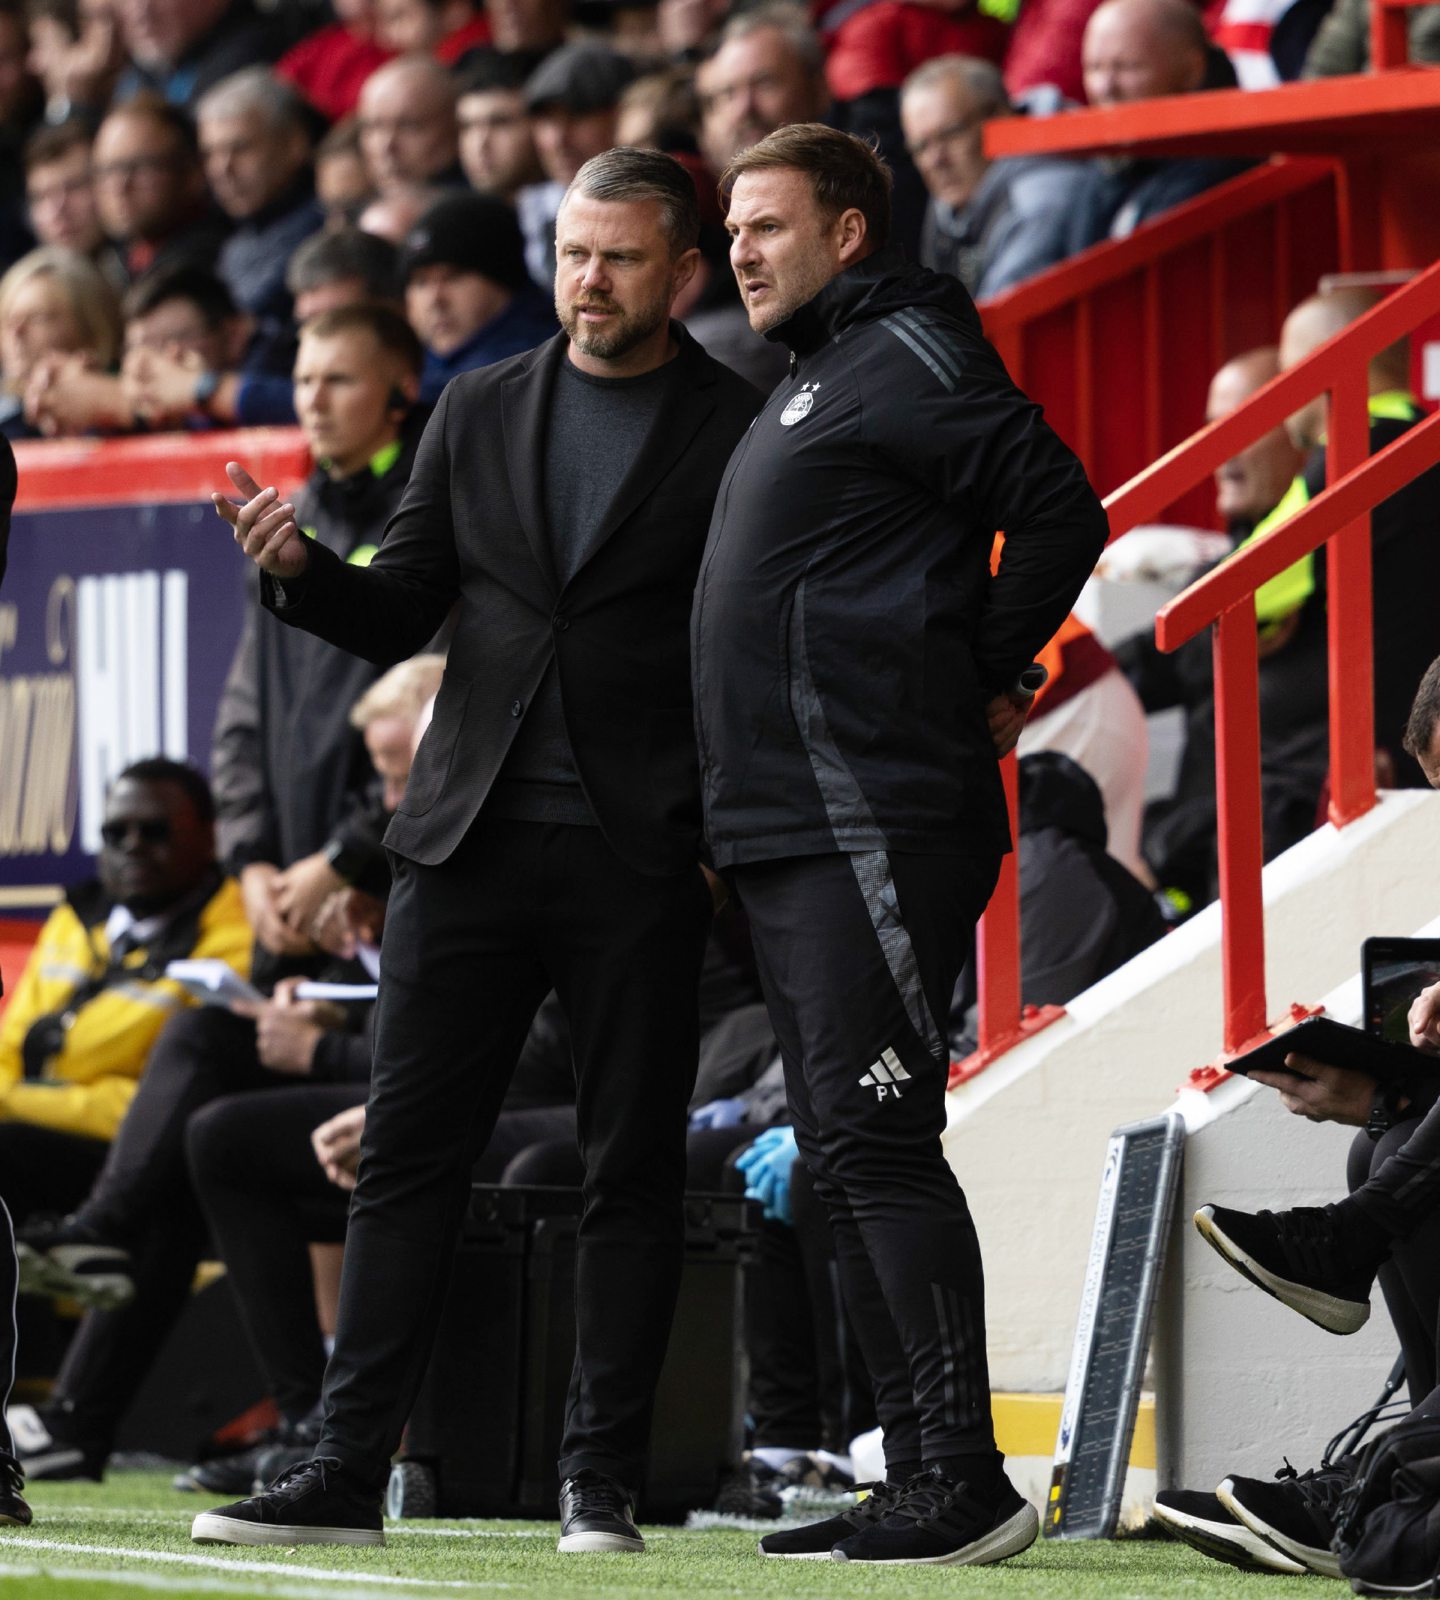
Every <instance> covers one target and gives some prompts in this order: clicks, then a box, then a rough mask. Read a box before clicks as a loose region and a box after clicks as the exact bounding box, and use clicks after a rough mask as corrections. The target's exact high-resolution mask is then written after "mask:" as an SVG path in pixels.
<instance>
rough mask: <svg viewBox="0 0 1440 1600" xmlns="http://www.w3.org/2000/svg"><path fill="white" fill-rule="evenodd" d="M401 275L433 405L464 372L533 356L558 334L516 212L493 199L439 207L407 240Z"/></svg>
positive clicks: (424, 388)
mask: <svg viewBox="0 0 1440 1600" xmlns="http://www.w3.org/2000/svg"><path fill="white" fill-rule="evenodd" d="M401 269H402V272H403V274H404V280H405V315H406V316H407V317H408V318H409V321H410V326H411V327H412V328H414V330H415V332H416V334H417V335H418V337H419V339H420V342H421V344H423V345H424V346H425V370H424V372H423V374H422V375H421V379H420V398H421V400H422V401H424V402H425V403H426V404H427V405H433V404H434V403H435V401H436V400H438V399H439V398H440V391H441V390H442V389H443V388H444V387H445V385H446V384H447V383H449V381H450V380H451V378H453V377H455V376H456V374H457V373H461V372H470V371H472V370H473V369H474V368H476V367H488V366H489V365H490V363H491V362H492V361H503V360H504V359H505V357H506V356H514V355H519V354H520V352H521V351H522V350H531V349H533V348H534V347H535V346H536V345H537V344H541V343H543V342H544V341H545V340H546V339H548V338H550V336H551V335H552V334H553V333H554V332H555V314H554V312H553V311H552V310H551V308H550V305H549V303H548V302H547V301H546V299H545V297H544V296H543V295H542V294H541V293H540V291H539V290H538V289H536V287H535V286H534V284H533V283H531V281H530V276H529V274H528V273H527V272H526V270H525V251H524V243H523V241H522V240H521V237H520V225H519V224H518V223H517V222H516V220H515V213H514V212H513V211H512V210H511V209H510V207H509V206H507V205H506V204H505V202H504V201H503V200H499V199H496V197H495V196H494V195H487V194H454V195H447V196H446V197H445V199H443V200H438V201H436V203H435V204H434V205H433V206H431V208H430V209H429V210H428V211H427V212H426V213H425V215H424V216H423V217H421V219H420V220H419V222H417V223H416V224H415V226H414V227H413V228H412V229H411V230H410V232H409V234H408V235H407V236H406V239H405V246H404V251H403V253H402V255H401Z"/></svg>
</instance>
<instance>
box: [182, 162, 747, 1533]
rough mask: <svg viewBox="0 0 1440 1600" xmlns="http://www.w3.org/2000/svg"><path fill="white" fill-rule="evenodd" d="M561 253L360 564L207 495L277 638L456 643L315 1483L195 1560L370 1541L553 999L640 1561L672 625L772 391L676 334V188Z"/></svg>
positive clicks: (686, 694) (574, 234) (667, 1093)
mask: <svg viewBox="0 0 1440 1600" xmlns="http://www.w3.org/2000/svg"><path fill="white" fill-rule="evenodd" d="M557 228H558V249H559V254H558V260H559V266H558V268H557V272H556V290H555V298H556V310H557V313H558V314H559V317H560V321H561V323H562V325H563V327H564V330H565V332H564V333H563V334H562V335H561V336H560V337H558V338H556V339H554V340H552V341H551V342H550V343H548V344H546V345H543V346H541V347H540V348H539V349H537V350H533V351H530V352H529V353H528V354H526V355H522V356H516V357H513V358H512V359H510V360H508V361H504V362H501V363H498V364H496V365H494V366H491V367H487V368H484V369H481V370H479V371H476V372H471V373H467V374H465V375H463V376H461V377H459V378H457V379H455V380H454V382H452V383H451V384H450V386H449V387H448V388H447V389H446V390H445V392H444V394H443V395H442V396H441V399H440V402H439V405H438V407H437V409H436V412H435V415H434V417H433V418H432V419H431V421H430V424H429V426H428V427H427V429H426V431H425V436H424V439H423V440H422V442H421V445H420V449H419V453H418V455H417V457H416V462H415V469H414V473H413V475H412V477H411V481H410V486H409V488H408V489H407V491H406V494H405V497H404V500H403V501H402V503H401V506H400V510H399V511H398V513H397V514H396V515H395V517H394V518H393V520H392V521H391V523H390V527H389V529H388V531H387V533H386V537H385V540H384V542H383V544H382V546H381V548H380V551H379V554H378V555H377V556H376V557H375V559H374V561H373V562H372V564H371V565H370V566H369V567H364V568H362V567H357V566H353V565H346V564H345V563H343V562H341V561H339V560H338V559H337V558H335V557H333V556H332V555H331V554H330V553H329V552H328V551H326V550H324V549H323V548H321V547H319V546H317V545H315V544H313V543H312V542H311V541H309V540H307V539H305V538H304V537H303V536H302V535H301V534H300V533H299V532H298V531H297V529H296V527H295V523H294V520H293V517H292V514H291V507H290V506H289V505H288V504H286V503H282V502H280V501H279V498H278V496H277V495H276V494H275V493H274V491H273V490H264V491H262V490H261V489H260V487H259V486H258V485H257V484H255V483H254V482H253V481H252V480H251V479H250V478H249V476H248V475H247V474H246V473H244V472H243V470H242V469H240V468H239V467H238V466H236V465H232V466H231V468H230V474H231V477H232V479H233V480H234V482H235V484H236V486H237V487H238V488H239V489H240V491H241V492H242V494H244V495H245V497H246V500H245V504H244V505H243V506H240V507H238V508H237V507H235V506H232V505H231V504H230V503H229V502H228V501H226V500H224V499H223V498H222V497H221V496H219V495H217V496H215V497H214V498H215V502H216V506H217V509H218V510H219V511H220V513H221V515H222V516H224V517H225V520H226V521H227V522H229V523H230V524H231V525H232V526H233V527H234V529H235V537H236V540H237V542H239V543H240V544H241V546H242V547H243V548H244V550H245V552H246V554H247V555H249V556H250V557H251V558H252V559H253V560H254V561H255V562H256V564H257V565H258V566H259V567H260V568H261V571H262V573H263V574H264V576H263V578H262V584H263V586H264V591H265V599H266V604H267V605H269V606H270V607H271V608H272V609H273V610H274V611H275V613H276V615H277V616H279V617H281V618H283V619H284V620H286V621H289V622H293V623H295V624H296V625H297V626H300V627H304V628H308V629H310V630H312V631H313V632H315V633H318V634H320V635H321V636H322V637H324V638H326V639H328V640H330V641H331V642H332V643H333V644H337V645H339V646H340V647H341V648H343V649H347V650H353V651H355V652H356V653H357V654H360V655H363V656H366V657H368V658H369V659H371V660H373V661H377V662H381V663H387V664H388V663H390V662H393V661H398V660H400V659H402V658H403V657H405V656H407V655H409V654H410V653H412V652H413V651H415V650H418V649H419V648H420V647H421V646H422V645H423V644H425V642H426V641H427V640H429V639H430V638H431V637H432V636H433V635H434V633H435V630H436V629H437V628H438V627H439V626H440V624H441V623H442V622H443V621H444V619H445V617H446V615H447V613H448V612H450V610H451V608H452V607H454V608H455V609H456V624H455V632H454V641H453V643H452V645H451V647H450V654H449V660H448V663H447V666H446V671H445V680H444V683H443V684H442V686H441V689H440V694H439V698H438V700H437V702H436V706H435V716H434V721H433V722H432V724H431V726H430V729H429V731H428V732H427V734H426V735H425V738H424V741H423V743H422V744H421V746H420V749H419V751H418V753H417V755H416V758H415V764H414V768H413V770H412V772H411V776H410V782H409V787H408V789H407V791H406V796H405V800H404V802H403V803H402V804H401V806H400V809H399V811H398V813H397V814H396V817H395V820H394V821H393V823H392V824H391V826H390V830H389V832H388V834H387V836H386V843H387V845H388V846H389V848H390V851H391V854H392V860H393V866H394V873H395V884H394V890H393V892H392V895H391V899H390V907H389V913H388V918H387V923H386V928H385V941H384V957H383V961H384V965H383V969H382V974H381V981H380V1000H379V1005H378V1010H377V1016H376V1028H375V1036H376V1037H375V1070H374V1077H373V1080H372V1088H371V1098H370V1104H369V1112H368V1115H367V1119H366V1128H365V1142H364V1146H363V1149H362V1153H361V1162H360V1173H359V1184H358V1187H357V1189H356V1193H355V1199H354V1203H353V1207H352V1211H351V1220H350V1230H349V1235H348V1238H347V1243H346V1250H345V1275H344V1282H343V1285H342V1289H341V1297H340V1313H339V1324H338V1327H337V1331H336V1343H335V1353H334V1355H333V1357H332V1359H331V1362H330V1366H329V1369H328V1372H327V1375H326V1384H325V1405H326V1419H325V1427H324V1432H323V1434H322V1437H321V1441H320V1444H319V1447H318V1449H317V1452H316V1454H317V1460H316V1461H314V1462H311V1463H307V1464H306V1465H305V1466H303V1467H300V1468H297V1469H294V1471H293V1473H292V1474H289V1475H284V1476H282V1477H281V1478H280V1479H277V1480H276V1482H275V1484H274V1485H272V1486H271V1488H270V1489H269V1490H268V1491H267V1492H266V1493H264V1494H261V1495H259V1496H257V1497H255V1498H254V1499H251V1500H245V1501H241V1502H240V1503H238V1504H237V1505H235V1506H229V1507H225V1508H223V1509H222V1510H221V1511H219V1512H215V1513H207V1514H204V1515H202V1516H200V1517H197V1518H196V1520H195V1525H194V1528H193V1530H192V1536H193V1537H194V1538H196V1539H197V1540H200V1541H202V1542H215V1543H238V1544H293V1543H297V1542H305V1543H366V1544H370V1543H379V1542H381V1541H382V1540H383V1538H384V1535H383V1533H382V1531H381V1523H380V1492H381V1489H382V1487H383V1485H384V1483H385V1480H386V1477H387V1474H388V1472H389V1462H390V1456H391V1454H392V1452H393V1451H394V1449H395V1448H396V1446H397V1444H398V1442H399V1439H400V1432H401V1428H402V1426H403V1424H404V1421H405V1418H406V1415H407V1413H408V1411H409V1408H410V1405H411V1401H412V1399H413V1396H414V1393H415V1390H416V1387H417V1385H418V1383H419V1380H420V1378H421V1376H422V1374H423V1372H424V1369H425V1365H426V1361H427V1358H428V1356H429V1351H430V1344H431V1340H432V1338H433V1333H434V1327H435V1321H436V1316H437V1313H438V1309H439V1305H440V1301H441V1298H442V1295H443V1291H444V1287H445V1282H446V1277H447V1274H448V1271H449V1265H450V1260H451V1256H452V1254H453V1250H454V1245H455V1240H456V1235H457V1230H458V1228H459V1224H460V1220H461V1217H462V1216H463V1214H464V1210H465V1204H466V1197H467V1192H468V1174H469V1171H470V1166H471V1163H472V1161H473V1160H474V1158H475V1156H476V1154H477V1153H478V1152H479V1150H480V1149H481V1148H482V1147H483V1146H484V1143H485V1140H486V1139H487V1137H488V1136H489V1133H490V1130H491V1128H492V1127H493V1125H494V1122H495V1118H496V1115H497V1113H498V1109H499V1106H500V1102H501V1098H502V1096H503V1095H504V1092H505V1086H506V1083H507V1081H508V1079H509V1076H510V1073H511V1070H512V1068H513V1066H514V1063H515V1059H516V1056H517V1054H518V1052H519V1049H520V1045H521V1042H522V1040H523V1038H524V1036H525V1032H526V1030H527V1028H528V1027H529V1024H530V1021H531V1018H532V1017H533V1016H534V1014H535V1011H536V1009H537V1007H538V1006H539V1004H540V1001H541V999H542V998H543V996H544V995H545V993H546V992H547V990H549V989H550V988H551V987H552V986H553V987H554V988H555V990H556V991H557V992H558V994H559V996H560V999H561V1001H562V1003H563V1004H564V1006H565V1009H566V1011H567V1013H568V1015H569V1020H570V1025H571V1030H572V1034H573V1040H574V1054H575V1068H576V1077H577V1091H578V1095H577V1112H578V1117H579V1130H580V1146H581V1150H582V1153H583V1155H584V1157H585V1166H586V1182H585V1200H586V1205H585V1215H584V1220H583V1222H582V1224H581V1230H580V1237H579V1243H578V1249H577V1261H576V1303H577V1310H576V1322H577V1330H576V1331H577V1355H576V1363H575V1372H574V1378H573V1380H572V1384H571V1390H570V1402H569V1408H568V1412H567V1416H566V1424H565V1435H564V1439H563V1442H562V1447H561V1459H560V1476H561V1479H562V1483H563V1487H562V1490H561V1521H562V1536H561V1540H560V1549H561V1550H564V1551H588V1550H632V1551H638V1550H641V1549H643V1548H644V1546H643V1542H642V1540H641V1538H640V1535H639V1534H638V1532H637V1531H636V1529H635V1527H634V1523H633V1512H632V1509H631V1508H632V1505H633V1499H634V1493H635V1491H636V1489H637V1488H638V1486H639V1482H640V1480H641V1477H642V1475H643V1471H644V1463H645V1455H646V1449H647V1441H648V1435H649V1427H650V1417H651V1408H652V1403H653V1395H654V1388H655V1382H656V1379H657V1377H658V1375H659V1370H660V1364H661V1361H662V1359H663V1356H664V1351H665V1343H666V1338H667V1335H668V1330H669V1325H670V1320H671V1317H672V1314H673V1310H674V1304H675V1296H676V1292H677V1289H678V1285H679V1275H680V1266H681V1250H682V1245H683V1226H682V1222H683V1218H682V1207H681V1196H682V1190H683V1182H684V1176H685V1106H686V1101H687V1099H688V1097H689V1095H690V1090H691V1085H692V1082H693V1079H694V1075H695V1064H696V1050H697V1023H696V984H697V980H698V975H699V970H700V958H701V951H702V947H703V945H704V941H705V936H706V932H707V928H708V925H709V921H710V915H711V897H710V890H709V888H708V886H707V880H706V877H705V876H704V874H703V873H702V871H701V868H700V866H699V852H700V795H699V780H698V764H697V760H696V751H695V743H694V733H693V725H692V718H691V705H690V685H689V648H688V641H687V619H688V615H689V606H690V596H691V592H692V590H693V588H694V584H695V578H696V573H697V571H698V567H699V562H700V552H701V549H702V546H703V544H704V540H705V533H706V529H707V526H708V524H709V520H710V513H711V509H712V506H713V503H714V499H715V493H716V489H717V486H718V484H719V481H720V476H721V473H722V471H723V469H724V467H725V464H726V461H727V460H728V459H729V456H730V452H731V450H732V449H733V448H734V446H735V445H736V443H737V442H738V440H739V439H740V437H741V435H742V434H743V433H744V431H745V429H746V427H747V426H748V425H749V422H750V420H751V418H752V417H753V415H754V414H755V412H756V410H757V409H758V407H759V396H758V395H757V394H756V393H755V391H754V390H753V389H751V388H750V387H749V386H748V385H747V384H745V383H743V382H742V381H741V380H740V379H738V378H737V377H736V376H735V375H734V374H733V373H732V372H730V371H729V370H728V369H726V368H725V367H722V366H719V365H718V364H717V363H716V362H715V361H713V360H712V359H711V358H710V357H709V356H707V355H706V354H705V352H704V351H703V350H702V349H701V348H700V347H699V346H698V345H697V344H695V343H694V342H693V340H691V339H690V338H689V336H688V335H687V334H686V333H685V331H684V330H683V329H682V328H681V327H679V326H678V324H675V323H673V322H671V321H670V320H669V311H670V306H671V304H672V302H673V301H674V298H675V296H676V295H677V294H678V293H679V292H680V291H681V289H683V288H684V286H685V284H686V283H687V282H688V281H689V280H690V277H691V276H692V274H693V273H694V271H695V266H696V261H697V252H696V250H695V248H694V245H695V240H696V237H697V233H698V217H697V210H696V199H695V191H694V187H693V184H692V183H691V180H690V179H689V177H688V176H687V175H686V174H685V172H684V169H683V168H681V167H680V166H679V165H678V163H676V162H674V161H672V160H671V159H670V158H669V157H667V156H662V155H659V154H657V153H656V152H653V151H640V150H612V151H610V152H608V153H607V154H605V155H603V156H597V157H596V158H595V159H594V160H592V161H590V162H588V163H587V164H586V165H585V166H584V167H583V168H582V169H581V170H580V172H579V174H578V175H577V176H576V178H575V180H574V182H573V183H572V184H571V186H570V189H569V191H568V192H567V195H566V198H565V201H564V204H563V206H562V208H561V212H560V217H559V220H558V224H557ZM480 1447H481V1445H480V1443H479V1441H477V1448H480Z"/></svg>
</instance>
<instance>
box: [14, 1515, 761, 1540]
mask: <svg viewBox="0 0 1440 1600" xmlns="http://www.w3.org/2000/svg"><path fill="white" fill-rule="evenodd" d="M45 1509H46V1511H47V1512H48V1513H49V1514H51V1515H53V1516H64V1517H86V1518H94V1519H97V1520H99V1521H108V1522H144V1523H152V1524H154V1525H156V1526H168V1527H173V1528H179V1527H181V1526H182V1525H183V1523H184V1520H185V1518H187V1517H189V1516H191V1513H190V1512H188V1511H185V1512H181V1513H179V1514H178V1515H177V1514H176V1513H174V1512H170V1511H126V1510H124V1509H123V1508H121V1507H117V1506H53V1507H46V1508H45ZM766 1527H769V1523H766ZM407 1534H408V1535H409V1536H411V1537H412V1538H413V1537H418V1538H422V1539H423V1538H433V1539H555V1538H558V1537H559V1535H558V1534H557V1533H555V1531H554V1530H553V1529H547V1528H516V1529H514V1530H511V1529H508V1528H397V1527H395V1526H394V1525H393V1524H387V1525H386V1528H385V1537H386V1538H387V1539H391V1538H395V1537H396V1536H397V1535H407ZM645 1537H646V1538H647V1539H663V1538H665V1537H666V1535H665V1534H663V1533H649V1534H646V1535H645ZM3 1547H4V1537H3V1535H0V1549H3Z"/></svg>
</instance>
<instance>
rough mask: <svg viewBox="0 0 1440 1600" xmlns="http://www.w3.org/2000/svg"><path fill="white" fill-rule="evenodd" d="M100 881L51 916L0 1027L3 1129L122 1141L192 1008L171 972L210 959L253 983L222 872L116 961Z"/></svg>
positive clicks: (235, 890) (232, 892)
mask: <svg viewBox="0 0 1440 1600" xmlns="http://www.w3.org/2000/svg"><path fill="white" fill-rule="evenodd" d="M113 905H114V901H113V900H111V899H110V897H109V896H108V895H107V894H105V892H104V891H103V890H102V889H101V887H100V885H99V884H98V883H96V882H93V881H92V882H90V883H86V884H81V885H79V886H78V887H77V888H75V889H73V890H71V892H70V894H69V896H68V897H67V898H66V900H65V901H64V902H63V903H62V904H61V905H59V906H57V907H56V908H55V910H54V911H52V912H51V913H50V916H49V918H48V919H47V920H46V923H45V926H44V927H43V928H42V929H41V930H40V937H39V939H38V940H37V941H36V944H35V948H34V949H33V950H32V951H31V953H30V959H29V961H28V962H26V964H25V970H24V971H23V972H22V973H21V974H20V980H19V982H18V983H17V984H16V985H15V992H14V994H12V995H11V996H10V999H9V1002H8V1004H7V1005H6V1008H5V1014H4V1016H3V1017H0V1122H24V1123H29V1124H30V1125H31V1126H32V1127H37V1128H50V1129H53V1130H54V1131H55V1132H57V1133H70V1134H77V1135H79V1136H80V1137H82V1138H86V1139H113V1138H114V1137H115V1131H116V1129H117V1128H119V1126H120V1122H121V1119H122V1118H123V1117H124V1115H125V1113H126V1111H127V1110H128V1109H129V1106H130V1101H131V1099H132V1098H133V1097H134V1094H135V1086H136V1084H137V1082H138V1081H139V1078H140V1075H141V1073H142V1072H143V1071H144V1070H145V1064H146V1062H147V1061H148V1060H149V1057H150V1051H151V1048H152V1047H153V1046H154V1043H155V1039H156V1036H157V1035H158V1034H159V1032H160V1030H161V1028H162V1027H164V1025H165V1023H166V1021H167V1020H168V1019H169V1018H170V1017H171V1016H173V1015H174V1014H175V1012H177V1011H179V1010H182V1009H183V1008H184V1007H185V1006H187V1005H189V1004H190V1003H191V1002H190V1001H189V1000H188V999H187V998H186V995H185V991H184V990H183V989H182V988H181V987H180V986H179V984H177V983H172V982H170V981H169V980H168V979H167V978H166V977H165V976H164V972H165V963H166V962H167V961H176V960H179V959H181V958H182V957H195V958H197V959H199V958H203V957H213V958H215V959H216V960H219V961H224V962H226V963H227V964H228V965H230V966H232V967H234V969H235V970H236V972H238V973H240V974H241V975H242V976H245V975H247V974H248V973H249V971H250V925H249V923H248V922H246V920H245V911H244V907H243V906H242V905H241V903H240V889H239V885H238V884H236V882H235V880H234V879H233V878H226V879H224V880H223V881H222V880H221V879H220V876H219V874H218V872H217V873H216V874H215V875H214V877H213V878H212V879H211V880H210V881H209V883H207V885H206V886H205V887H204V888H202V889H201V890H200V891H199V892H198V893H197V895H196V897H195V899H194V901H192V902H191V904H190V905H189V907H187V908H183V909H181V908H177V913H176V915H175V916H174V917H173V918H172V919H171V920H170V921H169V922H167V923H166V924H165V926H164V927H163V928H162V929H161V930H160V932H159V933H158V934H157V935H156V936H155V937H154V938H153V939H152V940H150V941H149V942H148V943H147V944H145V945H143V946H140V947H137V948H134V949H131V950H129V951H127V952H126V953H125V954H124V955H122V956H121V957H119V958H118V959H117V958H116V957H115V956H114V954H113V953H112V951H111V949H110V943H109V940H108V939H107V938H106V937H105V923H106V919H107V918H108V917H109V915H110V911H111V909H112V907H113Z"/></svg>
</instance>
